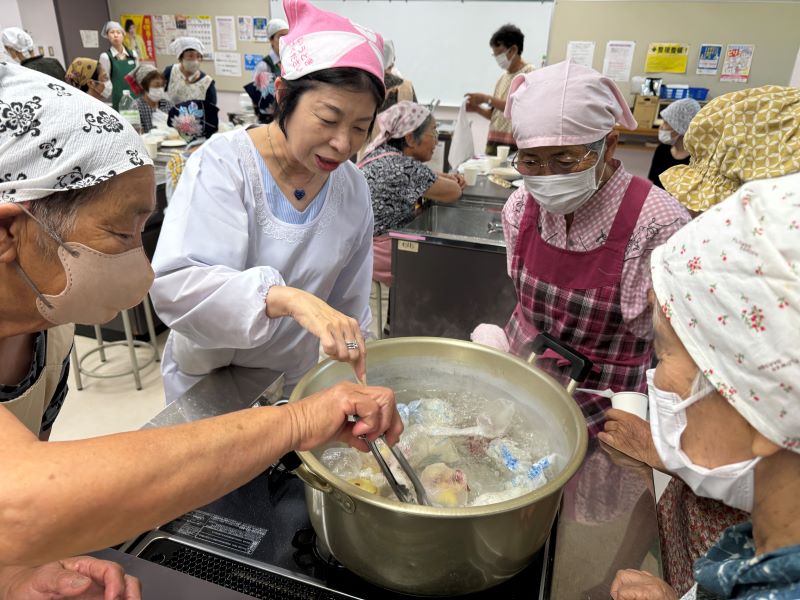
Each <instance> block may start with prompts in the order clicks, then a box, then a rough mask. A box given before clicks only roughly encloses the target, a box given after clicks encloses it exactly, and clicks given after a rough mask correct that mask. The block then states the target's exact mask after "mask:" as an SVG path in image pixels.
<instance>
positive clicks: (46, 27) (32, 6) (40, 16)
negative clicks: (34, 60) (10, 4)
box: [0, 0, 67, 68]
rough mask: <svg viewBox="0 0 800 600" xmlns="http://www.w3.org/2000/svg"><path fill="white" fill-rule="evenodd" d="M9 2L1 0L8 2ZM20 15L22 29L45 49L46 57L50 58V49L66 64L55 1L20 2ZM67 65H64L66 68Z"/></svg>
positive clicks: (25, 0) (35, 0)
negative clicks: (54, 5)
mask: <svg viewBox="0 0 800 600" xmlns="http://www.w3.org/2000/svg"><path fill="white" fill-rule="evenodd" d="M7 1H8V0H0V2H7ZM18 6H19V14H20V17H21V18H22V27H23V28H24V29H25V31H27V32H28V33H30V34H31V37H32V38H33V43H34V44H36V46H37V47H38V46H41V47H43V48H44V55H45V56H50V51H49V47H50V46H52V48H53V51H54V52H55V54H54V56H53V58H57V59H58V60H59V61H60V62H61V64H62V65H63V64H64V51H63V50H62V48H61V37H60V36H59V32H58V22H57V21H56V11H55V8H54V7H53V0H19V4H18ZM66 67H67V65H64V68H66Z"/></svg>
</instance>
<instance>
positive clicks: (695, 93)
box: [689, 87, 708, 102]
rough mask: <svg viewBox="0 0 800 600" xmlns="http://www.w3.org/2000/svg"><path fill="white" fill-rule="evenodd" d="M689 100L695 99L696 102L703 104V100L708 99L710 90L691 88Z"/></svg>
mask: <svg viewBox="0 0 800 600" xmlns="http://www.w3.org/2000/svg"><path fill="white" fill-rule="evenodd" d="M689 98H694V99H695V100H697V101H699V102H702V101H703V100H705V99H706V98H708V88H703V87H690V88H689Z"/></svg>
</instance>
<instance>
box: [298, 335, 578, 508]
mask: <svg viewBox="0 0 800 600" xmlns="http://www.w3.org/2000/svg"><path fill="white" fill-rule="evenodd" d="M419 343H428V344H444V345H447V346H456V347H462V348H465V349H470V350H477V351H479V352H484V353H486V354H490V355H492V354H493V355H495V356H498V357H501V358H504V359H507V360H510V361H514V362H516V363H517V364H518V365H520V366H522V367H524V368H526V369H531V370H534V371H536V374H537V375H539V376H544V377H545V379H546V381H549V383H550V384H551V385H554V386H555V387H557V388H559V389H561V390H563V391H564V393H565V394H566V393H567V392H566V389H565V388H564V386H562V385H561V384H560V383H559V382H558V381H556V380H555V379H554V378H553V377H551V376H550V375H549V374H547V373H545V372H544V371H541V370H540V369H537V368H536V367H535V366H534V365H533V364H531V363H528V362H526V361H524V360H522V359H521V358H519V357H517V356H514V355H513V354H509V353H507V352H501V351H500V350H496V349H495V348H491V347H489V346H483V345H481V344H476V343H474V342H467V341H464V340H457V339H452V338H439V337H424V336H414V337H402V338H388V339H384V340H372V341H369V342H367V347H368V348H369V347H374V346H384V345H392V346H395V345H406V344H419ZM334 364H338V361H334V360H333V359H331V358H328V359H326V360H324V361H322V362H320V363H319V364H318V365H317V366H315V367H314V368H313V369H311V370H310V371H308V372H307V373H306V374H305V375H304V376H303V378H302V379H301V380H300V381H299V382H298V383H297V385H296V386H295V388H294V390H292V394H291V396H290V398H289V402H295V401H297V400H299V399H300V390H301V389H302V388H303V387H304V385H305V384H306V383H308V381H311V380H312V379H313V378H314V377H315V376H316V375H317V374H318V373H320V372H321V371H323V370H326V369H328V368H331V366H332V365H334ZM567 397H568V398H569V399H570V400H572V402H569V403H568V404H567V409H568V411H569V412H570V415H571V416H572V419H573V421H574V422H575V424H576V426H577V430H578V443H577V446H576V448H575V451H574V452H573V453H572V456H571V457H570V459H569V460H568V461H567V464H566V465H565V466H564V468H563V469H562V470H561V472H560V473H559V474H558V476H557V477H555V478H554V479H553V480H551V481H548V482H547V483H546V484H545V485H544V486H542V487H540V488H538V489H536V490H533V491H532V492H528V493H527V494H524V495H522V496H518V497H516V498H512V499H511V500H505V501H503V502H497V503H495V504H487V505H484V506H465V507H460V508H442V507H435V506H423V505H419V504H406V503H404V502H400V500H397V499H392V498H384V497H383V496H378V495H376V494H370V493H369V492H365V491H364V490H362V489H361V488H359V487H358V486H356V485H353V484H352V483H350V482H348V481H345V480H344V479H342V478H340V477H339V476H338V475H335V474H334V473H333V472H332V471H330V470H329V469H328V468H327V467H326V466H325V465H324V464H323V463H322V461H320V460H319V459H318V458H317V457H316V456H315V455H314V453H313V451H312V450H304V451H299V452H297V455H298V456H299V457H300V459H301V460H302V461H303V464H304V465H305V467H306V468H307V469H308V470H310V471H311V472H312V473H314V474H315V475H317V476H318V477H320V478H321V479H324V480H325V481H326V482H327V483H329V484H330V485H331V486H333V487H334V488H336V489H338V490H339V491H340V492H342V493H344V494H347V495H348V496H351V497H354V498H357V499H358V500H360V501H362V502H366V503H367V504H371V505H373V506H376V507H379V508H385V509H389V510H394V511H398V512H402V513H405V514H409V515H415V516H422V517H437V518H450V519H468V518H473V517H478V516H491V515H497V514H502V513H506V512H511V511H515V510H518V509H520V508H523V507H525V506H528V505H530V504H533V503H534V502H537V501H539V500H542V499H544V498H546V497H548V496H551V495H553V494H556V493H561V490H562V488H563V487H564V486H565V485H566V484H567V482H568V481H569V480H570V479H571V478H572V476H573V475H574V474H575V472H576V471H577V470H578V469H579V468H580V466H581V464H583V460H584V458H585V456H586V450H587V447H588V443H589V434H588V427H587V426H586V419H585V418H584V416H583V413H582V412H581V410H580V408H578V405H577V403H576V402H575V401H574V399H573V398H572V397H571V396H569V395H567ZM306 485H308V484H306Z"/></svg>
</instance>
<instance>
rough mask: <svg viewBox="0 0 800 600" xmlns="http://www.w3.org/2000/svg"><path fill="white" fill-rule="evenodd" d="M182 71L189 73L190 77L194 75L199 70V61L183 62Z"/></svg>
mask: <svg viewBox="0 0 800 600" xmlns="http://www.w3.org/2000/svg"><path fill="white" fill-rule="evenodd" d="M183 70H184V71H186V72H187V73H189V74H190V75H194V74H195V73H197V72H198V71H199V70H200V61H199V60H184V61H183Z"/></svg>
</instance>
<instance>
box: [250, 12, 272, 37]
mask: <svg viewBox="0 0 800 600" xmlns="http://www.w3.org/2000/svg"><path fill="white" fill-rule="evenodd" d="M268 21H269V20H268V19H267V17H253V36H254V37H255V40H256V41H257V42H268V41H269V36H268V35H267V22H268Z"/></svg>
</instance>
